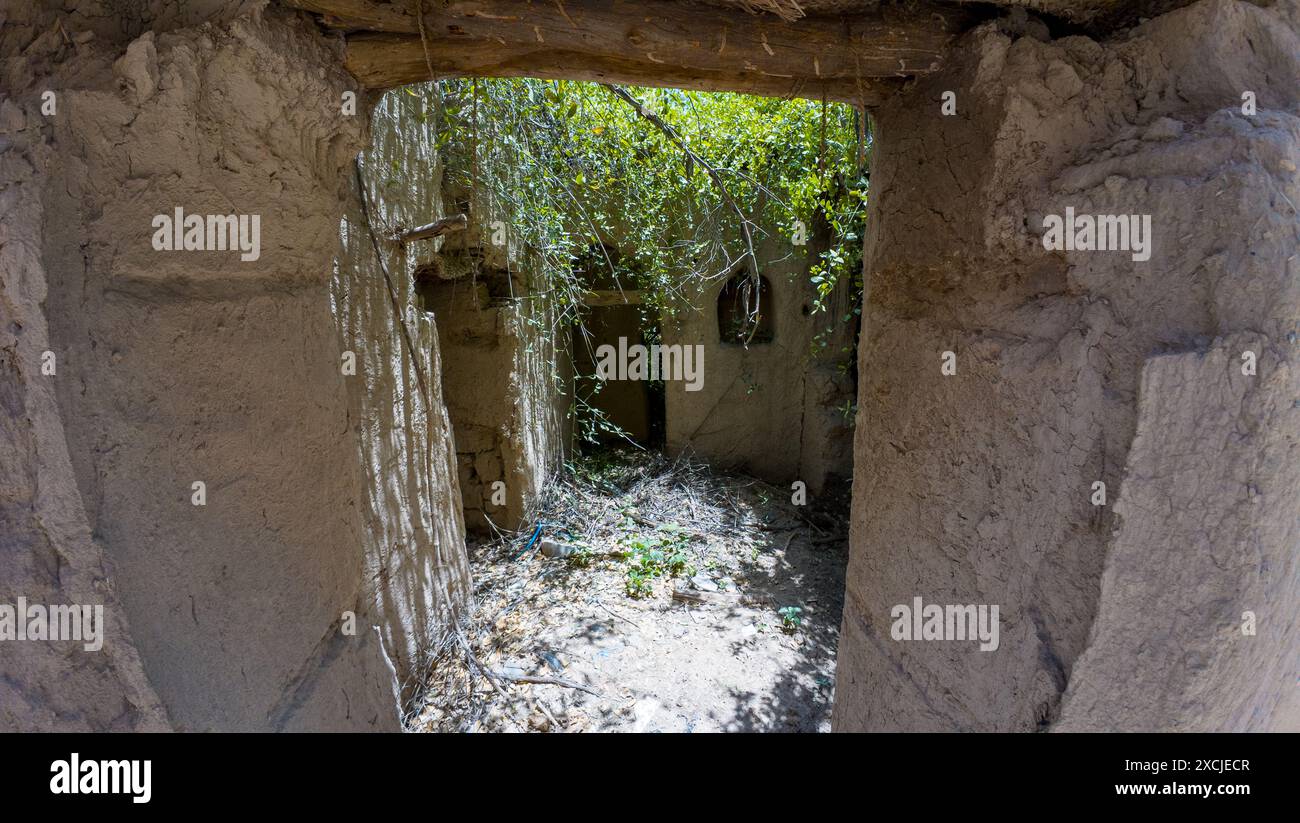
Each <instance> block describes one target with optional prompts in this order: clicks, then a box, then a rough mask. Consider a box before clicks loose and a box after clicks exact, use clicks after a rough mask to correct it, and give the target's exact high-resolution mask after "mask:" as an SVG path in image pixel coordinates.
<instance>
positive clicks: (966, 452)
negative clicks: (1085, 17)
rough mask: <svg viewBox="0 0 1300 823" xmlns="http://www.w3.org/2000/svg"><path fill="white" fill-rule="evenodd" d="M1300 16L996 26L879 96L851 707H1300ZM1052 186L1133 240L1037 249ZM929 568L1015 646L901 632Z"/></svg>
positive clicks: (848, 670)
mask: <svg viewBox="0 0 1300 823" xmlns="http://www.w3.org/2000/svg"><path fill="white" fill-rule="evenodd" d="M1298 22H1300V11H1298V10H1297V4H1296V3H1295V2H1285V3H1277V4H1275V5H1272V6H1269V7H1261V6H1255V5H1249V4H1245V3H1236V2H1228V1H1227V0H1222V1H1218V2H1202V3H1199V4H1196V5H1194V6H1191V7H1189V8H1187V9H1183V10H1180V11H1177V12H1172V13H1170V14H1168V15H1165V16H1163V17H1160V18H1157V19H1155V20H1153V21H1150V22H1148V23H1146V24H1144V25H1142V26H1140V27H1139V28H1137V29H1135V30H1133V31H1131V32H1129V33H1127V34H1124V35H1119V36H1117V37H1115V38H1114V39H1113V40H1111V41H1109V42H1105V43H1098V42H1094V41H1093V40H1089V39H1086V38H1082V37H1067V38H1064V39H1061V40H1057V41H1054V42H1044V40H1045V39H1046V35H1045V30H1041V29H1040V30H1038V31H1037V32H1035V31H1034V30H1033V29H1032V27H1031V28H1030V29H1029V30H1027V31H1025V32H1022V33H1015V32H1004V31H999V30H998V29H997V28H996V26H994V25H989V26H985V27H983V28H981V29H979V30H977V31H975V32H973V33H971V34H968V35H967V36H966V37H965V39H964V40H963V42H962V43H961V49H960V56H958V57H957V58H956V59H954V60H953V61H952V62H951V63H950V65H949V66H948V67H947V68H945V70H944V71H943V72H942V73H940V74H939V75H937V76H935V77H932V78H930V79H928V80H926V81H925V82H923V83H920V84H918V85H916V86H914V87H913V88H911V89H910V90H909V91H908V92H906V93H905V94H904V95H903V96H901V97H899V98H898V99H896V100H894V101H892V102H891V103H890V104H888V105H886V106H885V107H883V108H882V109H881V110H880V111H879V112H877V113H876V117H877V127H878V132H877V139H878V142H877V154H876V165H875V168H874V169H873V175H872V180H873V183H874V187H873V192H872V194H873V200H872V209H873V212H872V215H871V217H870V219H869V221H868V226H869V235H868V237H867V252H866V257H867V260H866V268H865V270H866V278H867V281H866V282H867V290H868V296H867V299H866V308H865V311H864V317H863V327H862V341H861V349H860V352H861V357H860V360H859V366H860V372H859V375H860V384H859V386H860V393H859V418H858V426H857V434H856V437H857V442H856V446H855V455H856V466H857V469H856V480H855V485H854V503H853V520H852V553H851V560H850V565H849V570H848V585H847V588H848V591H847V594H848V596H847V604H846V607H845V616H844V627H843V633H842V636H841V643H840V651H839V659H838V681H837V686H836V693H835V712H834V726H835V728H836V729H838V730H841V731H850V730H863V729H891V730H894V729H936V730H943V729H966V730H995V729H996V730H1033V729H1037V728H1044V727H1051V728H1055V729H1069V730H1112V729H1124V730H1139V729H1149V730H1161V729H1178V730H1203V729H1215V730H1247V729H1249V730H1260V729H1289V730H1296V729H1298V728H1300V717H1298V714H1297V701H1296V685H1295V684H1296V682H1297V674H1298V673H1300V672H1298V671H1297V667H1298V666H1300V654H1298V653H1297V652H1298V651H1300V626H1297V620H1298V618H1300V586H1298V585H1297V584H1298V583H1300V578H1298V572H1297V558H1296V546H1297V541H1298V539H1300V533H1298V532H1297V514H1298V513H1300V459H1297V458H1300V449H1298V448H1297V438H1298V437H1300V407H1298V404H1297V398H1298V397H1300V375H1298V374H1297V365H1296V359H1297V354H1298V353H1300V349H1298V345H1300V344H1297V337H1296V333H1297V318H1298V316H1300V263H1298V260H1297V216H1296V207H1295V204H1296V203H1298V202H1300V185H1297V184H1298V182H1300V180H1298V178H1297V171H1296V168H1297V163H1298V162H1300V156H1298V155H1300V118H1298V117H1297V114H1298V113H1300V112H1298V111H1297V94H1298V93H1300V84H1297V82H1296V79H1297V78H1298V77H1300V38H1298V37H1297V24H1298ZM945 90H953V91H955V92H956V93H957V108H958V114H957V116H955V117H942V116H940V114H939V111H940V103H941V95H942V93H943V92H944V91H945ZM1246 90H1250V91H1254V92H1255V93H1256V95H1257V98H1258V105H1259V111H1258V114H1257V115H1256V116H1254V117H1246V116H1243V114H1242V113H1241V104H1242V92H1243V91H1246ZM1067 206H1073V207H1074V208H1075V209H1076V211H1078V212H1079V213H1089V214H1098V213H1110V214H1131V213H1139V214H1141V213H1147V214H1151V215H1152V223H1153V231H1154V246H1153V252H1152V255H1151V259H1150V261H1149V262H1145V263H1143V262H1134V261H1133V260H1131V258H1130V255H1128V254H1124V253H1120V252H1070V253H1065V252H1059V253H1055V252H1048V251H1045V250H1044V249H1043V246H1042V245H1041V243H1040V238H1039V234H1041V231H1042V229H1041V226H1042V216H1043V215H1044V214H1063V213H1064V209H1065V208H1066V207H1067ZM1246 349H1250V350H1253V351H1254V352H1256V354H1257V355H1258V359H1259V366H1258V374H1257V376H1254V377H1246V376H1243V375H1242V374H1241V370H1240V366H1241V364H1242V361H1241V359H1240V355H1241V352H1242V351H1244V350H1246ZM945 350H952V351H954V352H956V354H957V363H958V372H957V374H956V375H955V376H952V377H943V376H941V374H940V368H939V365H940V354H941V352H943V351H945ZM1096 480H1101V481H1104V482H1105V483H1106V484H1107V488H1108V504H1107V505H1106V506H1105V507H1101V508H1098V507H1094V506H1093V505H1091V503H1090V500H1089V497H1090V492H1091V484H1092V483H1093V482H1094V481H1096ZM918 595H919V596H921V597H923V598H924V600H925V602H927V603H938V604H948V603H951V604H965V603H973V604H999V605H1000V608H1001V618H1002V622H1001V647H1000V648H999V649H998V650H997V651H995V652H983V653H981V652H979V651H977V650H976V648H975V644H973V643H963V642H928V643H927V642H904V641H895V640H893V639H891V636H890V625H891V618H890V608H891V607H892V606H893V605H895V604H900V603H910V602H911V599H912V598H913V597H914V596H918ZM1248 610H1249V611H1253V612H1255V614H1256V615H1257V617H1258V634H1257V635H1256V636H1254V637H1248V636H1243V634H1242V632H1241V631H1240V626H1241V622H1242V613H1243V612H1244V611H1248Z"/></svg>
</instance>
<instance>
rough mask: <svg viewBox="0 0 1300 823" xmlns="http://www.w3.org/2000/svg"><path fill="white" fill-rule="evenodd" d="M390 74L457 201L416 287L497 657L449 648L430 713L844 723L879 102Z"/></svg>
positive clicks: (551, 722) (426, 717) (671, 722)
mask: <svg viewBox="0 0 1300 823" xmlns="http://www.w3.org/2000/svg"><path fill="white" fill-rule="evenodd" d="M400 93H401V94H408V95H409V94H415V95H422V96H423V100H424V101H425V103H426V108H427V109H428V110H429V111H430V112H431V113H432V114H431V117H432V119H433V120H434V122H435V126H434V129H433V131H434V136H433V138H432V139H433V145H434V146H435V148H436V150H437V161H438V175H439V177H440V179H439V186H440V189H441V192H442V194H441V209H440V211H441V216H442V217H443V219H449V218H448V217H447V216H448V215H453V216H459V215H464V221H463V222H464V224H465V227H464V229H463V230H459V231H456V232H453V233H448V234H446V235H444V236H442V237H440V238H439V240H438V242H437V245H436V249H434V250H432V251H428V252H426V253H427V257H428V259H427V260H426V261H425V262H424V263H422V264H421V265H420V266H419V267H418V268H417V269H416V281H417V284H416V287H417V291H418V293H419V295H420V297H421V300H422V305H423V308H424V309H425V310H426V311H429V312H431V313H432V315H433V318H434V325H435V327H436V333H437V348H438V351H439V355H440V360H441V364H442V366H441V368H442V374H441V381H442V390H443V398H444V402H445V404H446V407H447V410H448V416H449V418H450V422H451V428H452V430H453V433H454V440H455V451H456V460H457V464H458V473H459V485H460V493H461V505H462V508H463V513H464V520H465V525H466V528H467V530H468V532H469V533H470V540H469V556H470V561H471V576H472V578H473V580H474V585H475V595H474V603H475V605H474V607H473V608H474V611H473V614H472V615H471V618H470V627H469V631H468V634H469V636H470V640H471V643H472V644H473V646H474V648H475V649H476V654H477V655H478V660H479V661H480V662H481V664H482V666H481V670H480V667H476V666H468V665H465V664H459V665H458V664H457V663H456V661H454V660H443V661H442V662H441V663H440V664H439V666H437V667H435V671H433V672H431V673H430V682H429V683H428V684H427V686H426V697H425V699H424V701H423V704H422V705H423V711H422V713H421V714H420V717H421V718H422V719H419V720H415V721H413V725H414V726H415V727H421V728H437V729H452V728H457V729H465V728H482V729H527V728H533V727H535V726H536V724H537V723H542V722H544V723H545V727H546V728H548V729H553V730H576V729H579V728H610V729H614V728H646V729H655V728H658V729H665V730H667V729H705V728H717V729H732V728H744V729H764V728H770V729H789V730H816V729H822V728H826V727H828V724H829V717H830V715H829V707H830V699H831V684H832V682H833V675H834V649H835V639H836V637H837V635H838V630H839V620H840V606H839V604H840V603H841V602H842V596H843V592H842V586H843V572H844V565H845V559H846V551H847V549H846V543H847V540H846V538H847V535H846V531H847V528H846V524H847V505H848V500H849V477H850V476H851V461H852V449H851V447H850V443H851V437H852V406H853V402H854V397H855V391H856V386H855V369H854V368H853V366H854V362H855V358H856V351H855V346H856V333H857V304H858V302H859V296H860V292H861V278H860V273H859V271H858V270H859V268H860V260H861V257H860V255H861V237H862V221H863V219H864V213H865V201H866V185H867V168H868V163H869V158H870V142H871V138H870V134H869V131H868V129H867V124H866V122H865V118H863V117H862V115H861V113H860V111H858V110H856V109H854V108H852V107H849V106H844V105H840V104H835V103H830V102H825V101H810V100H789V99H785V100H783V99H772V98H755V97H746V96H744V95H736V94H724V93H701V92H684V91H680V90H674V89H642V88H631V89H625V88H622V87H609V86H603V85H600V84H590V83H577V82H567V81H562V82H547V81H537V80H522V79H520V80H486V79H466V80H455V81H443V82H441V83H439V84H436V85H427V86H420V87H410V88H407V89H404V90H402V91H401V92H400ZM665 632H667V634H665ZM650 644H653V645H654V647H655V649H656V650H657V651H656V652H655V653H654V654H653V655H650V654H648V653H647V652H646V649H647V647H648V646H649V645H650ZM651 659H656V660H658V664H657V666H658V668H657V670H656V671H646V670H645V663H646V661H648V660H651ZM485 671H486V672H489V673H491V674H488V675H485V674H484V672H485ZM669 671H677V672H680V674H679V675H678V676H675V677H674V676H671V675H668V674H666V672H669ZM485 676H486V677H488V679H492V678H493V677H495V678H496V682H495V683H494V686H493V687H492V688H491V689H490V691H484V690H483V688H482V686H483V685H484V684H483V683H482V680H483V678H484V677H485ZM720 683H721V684H725V688H723V689H721V690H720V689H719V688H718V684H720ZM674 689H676V690H677V693H676V694H675V697H674V702H673V705H672V706H667V705H664V704H663V703H662V701H661V700H660V702H655V700H659V698H656V699H655V700H651V698H650V697H649V695H650V694H652V693H657V694H660V695H664V694H667V693H669V692H671V691H673V690H674ZM597 695H599V697H597ZM611 700H612V701H613V703H610V702H609V701H611ZM521 701H522V702H521ZM614 704H617V705H614ZM529 706H532V707H533V708H529ZM611 706H613V708H611ZM638 707H639V708H638ZM539 718H540V719H539Z"/></svg>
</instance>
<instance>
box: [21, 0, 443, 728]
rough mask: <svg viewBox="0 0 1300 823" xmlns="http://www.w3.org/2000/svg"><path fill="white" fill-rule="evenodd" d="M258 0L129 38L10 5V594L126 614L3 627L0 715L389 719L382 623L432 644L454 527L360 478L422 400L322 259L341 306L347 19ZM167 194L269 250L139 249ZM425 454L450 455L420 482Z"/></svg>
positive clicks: (356, 281) (403, 451)
mask: <svg viewBox="0 0 1300 823" xmlns="http://www.w3.org/2000/svg"><path fill="white" fill-rule="evenodd" d="M142 5H143V4H142ZM250 5H251V6H252V7H253V8H252V11H251V12H250V11H248V9H247V8H235V4H227V8H226V9H225V11H226V12H228V13H227V14H226V16H224V17H222V18H221V19H220V20H218V21H217V22H214V23H209V24H199V19H196V18H195V17H190V18H185V19H179V20H172V19H170V18H168V20H169V21H170V22H169V23H168V24H167V25H166V26H163V25H161V24H160V31H159V32H158V33H144V34H139V32H130V33H129V34H130V36H136V35H139V36H138V37H136V39H134V40H133V41H131V42H130V46H129V48H128V47H127V40H126V39H125V38H120V37H119V36H120V34H121V33H120V32H118V31H116V30H114V28H113V26H111V25H108V24H107V23H106V20H109V19H112V16H111V15H105V16H102V17H96V16H93V15H89V14H85V15H82V14H77V15H68V16H65V17H64V18H63V23H62V31H61V30H60V29H58V28H54V27H52V19H53V18H52V17H50V16H45V17H44V18H42V17H41V15H42V14H44V12H41V11H39V10H37V11H33V12H32V14H31V16H30V18H28V19H26V20H25V21H24V20H17V21H15V20H14V19H13V18H11V19H10V20H7V21H6V23H7V24H8V25H6V27H5V36H4V38H3V40H0V46H3V58H4V76H5V85H4V87H3V90H4V93H5V99H4V100H3V101H2V102H0V123H2V126H3V131H2V132H0V166H2V167H3V171H4V175H3V185H4V188H3V189H0V206H2V208H0V215H2V216H0V260H2V261H3V264H4V265H3V269H2V270H0V272H2V274H3V291H2V292H0V310H2V311H3V315H0V367H2V368H3V369H4V378H5V379H4V383H3V389H2V390H0V398H3V403H4V409H5V415H4V420H3V424H2V425H3V429H0V430H2V431H3V432H4V439H3V440H2V441H0V448H2V449H3V451H4V453H5V454H6V459H5V460H4V461H3V463H0V466H2V467H3V468H2V469H0V507H2V508H0V512H2V516H3V518H4V529H3V532H0V540H2V541H3V543H4V548H5V552H4V558H3V563H4V564H5V574H4V575H3V577H0V580H2V581H3V583H0V586H2V587H3V590H2V591H0V594H2V595H3V602H13V600H14V599H15V598H16V597H17V596H18V595H20V594H21V595H25V596H27V597H28V599H29V600H32V601H38V600H44V601H49V602H74V603H85V602H91V603H99V602H102V603H105V604H106V605H107V607H108V608H107V609H106V612H107V614H108V616H109V620H110V623H111V627H112V628H111V632H112V634H110V637H109V641H108V642H107V643H106V645H105V650H104V651H103V652H101V653H98V655H95V654H91V653H84V652H80V651H76V650H75V649H71V648H65V646H56V645H55V644H50V645H49V646H48V647H44V646H43V647H32V648H28V646H30V645H32V644H28V646H24V645H22V644H13V645H14V648H12V649H10V648H7V649H6V650H5V657H4V659H3V661H2V665H3V677H2V678H0V684H3V685H0V689H2V690H3V691H4V700H3V702H2V703H0V706H3V708H2V709H0V724H3V726H4V727H6V728H18V729H49V728H57V729H74V728H91V729H103V728H114V729H131V728H137V729H138V728H160V727H164V728H165V727H167V726H169V725H170V726H171V727H173V728H177V729H268V728H283V729H304V728H311V729H393V728H397V725H398V716H397V705H396V701H397V696H396V694H395V688H396V685H397V684H396V678H395V674H394V670H393V667H392V666H391V665H390V664H389V663H388V662H387V661H386V653H385V650H384V649H383V648H381V646H380V644H379V642H378V635H377V633H376V632H375V631H374V628H373V627H374V626H376V625H378V626H380V627H382V628H383V629H384V632H385V636H386V638H387V639H388V640H389V641H390V642H392V643H393V647H392V649H391V651H392V653H393V654H394V655H395V656H398V657H399V660H398V672H397V674H398V676H399V677H400V676H401V673H402V671H403V670H404V669H407V668H409V666H408V665H406V664H404V661H403V660H401V659H400V658H402V657H411V656H412V655H418V651H419V649H422V648H426V647H427V646H428V645H429V638H428V633H430V632H432V630H433V628H434V626H432V625H431V624H430V622H429V617H430V612H431V611H432V609H431V608H430V607H429V605H428V603H427V600H426V601H421V600H420V597H421V596H427V593H426V595H419V594H416V593H413V592H414V589H415V588H416V584H415V582H414V580H415V579H416V578H418V577H419V576H420V575H421V574H422V573H423V571H424V569H425V568H426V567H428V566H429V565H431V564H436V563H438V562H439V561H438V560H437V558H438V557H440V555H438V554H437V551H435V550H434V549H433V548H432V545H431V541H441V540H442V539H444V538H447V537H448V536H449V533H444V532H437V533H435V534H434V535H432V536H431V535H429V534H428V533H427V530H426V531H424V532H420V531H419V529H417V528H416V527H415V525H414V524H412V523H411V522H410V521H411V519H413V517H412V516H408V513H406V512H403V511H395V510H394V509H393V506H394V500H396V499H397V498H398V496H401V495H406V494H408V491H407V490H405V489H397V488H389V487H385V488H383V489H374V488H373V485H374V484H373V482H372V480H373V476H374V473H375V471H376V466H377V465H378V461H379V460H380V459H381V458H392V463H391V464H390V465H385V466H383V470H384V471H385V472H388V471H392V472H393V473H395V474H396V473H401V472H402V471H403V469H405V468H410V464H411V463H414V462H417V458H416V457H415V456H414V455H415V454H416V452H417V451H418V450H419V449H418V445H419V444H418V437H415V436H412V435H410V429H411V428H412V427H413V426H416V425H419V424H420V422H421V421H420V418H421V417H422V416H423V410H422V409H421V408H418V407H417V404H415V403H414V402H413V401H411V400H410V399H409V398H407V403H406V405H405V406H403V407H401V414H402V415H403V418H402V419H401V420H397V421H394V420H384V419H382V418H383V414H384V413H383V411H382V410H381V411H376V405H375V404H378V403H382V402H384V398H385V397H386V396H388V395H391V394H396V393H399V390H398V389H394V387H393V385H392V384H394V383H396V384H399V385H401V386H403V387H405V386H409V383H410V368H411V366H410V364H409V363H402V362H401V361H400V355H399V354H397V353H396V352H394V351H393V350H392V349H391V348H390V347H391V346H393V345H395V341H394V340H393V339H392V337H391V335H392V322H391V320H392V318H391V314H389V315H382V313H381V312H380V311H379V308H378V305H379V302H380V299H379V298H378V297H375V296H374V294H373V293H374V291H375V290H376V289H377V288H378V286H377V285H376V284H375V282H374V273H373V271H369V270H366V271H361V270H358V271H357V272H353V273H344V274H343V275H342V276H341V277H340V276H337V275H336V277H335V282H334V288H333V294H334V297H335V305H334V308H335V310H336V311H339V321H340V322H336V318H335V317H334V315H333V314H332V312H331V301H330V296H331V287H330V282H331V271H332V270H333V266H332V264H331V263H332V259H333V258H334V257H335V255H336V253H338V250H339V247H340V246H339V233H340V221H339V219H340V217H341V216H343V215H344V214H345V212H347V213H348V214H349V215H355V207H356V200H355V192H354V190H353V188H352V158H353V156H354V155H355V154H356V152H357V151H359V150H360V149H361V148H363V147H364V142H365V133H364V132H365V110H364V108H363V109H362V111H361V113H360V114H359V115H358V116H357V117H354V118H348V117H342V116H340V113H339V102H340V95H341V92H342V91H343V90H345V89H351V88H354V85H353V82H354V81H353V80H352V78H351V77H349V76H348V75H347V74H346V73H345V72H343V70H342V69H341V68H340V67H339V56H338V55H337V54H336V53H335V52H334V50H333V47H330V46H327V45H325V44H324V43H323V41H322V40H321V39H320V38H319V37H318V36H317V35H316V34H315V33H314V31H313V30H312V29H311V28H310V27H308V26H307V25H305V24H303V23H302V22H300V21H298V20H297V19H296V18H294V17H290V16H287V15H282V14H280V13H277V12H273V11H266V12H261V11H259V10H258V8H257V7H258V6H259V5H260V4H244V6H250ZM160 7H161V8H163V10H164V11H165V10H166V8H170V7H166V6H163V5H162V4H160ZM211 10H212V9H208V11H211ZM143 11H145V9H142V12H143ZM203 13H206V12H203ZM196 14H199V12H196ZM162 16H163V17H166V14H163V15H162ZM131 19H133V20H148V19H150V17H149V15H148V14H145V13H142V14H140V15H139V16H134V17H132V18H131ZM160 19H161V18H160ZM15 22H16V23H31V25H25V24H24V25H15ZM164 28H166V29H169V30H165V31H164V30H162V29H164ZM65 34H66V36H65ZM44 89H54V90H56V92H57V95H58V96H57V99H58V111H57V114H56V115H55V116H49V117H47V116H44V115H42V114H41V113H40V110H39V107H40V102H41V101H40V97H39V95H40V92H41V91H42V90H44ZM175 206H181V207H183V208H185V210H186V211H187V212H192V213H202V214H206V213H222V214H225V213H232V212H235V213H247V214H260V215H261V221H262V223H261V227H262V233H261V241H262V249H261V257H260V259H259V260H257V261H252V262H240V261H239V259H238V255H237V254H235V253H230V252H189V253H176V252H171V253H168V252H157V251H154V250H153V248H152V247H151V243H150V240H151V237H152V233H153V230H152V227H151V220H152V218H153V216H154V215H155V214H159V213H167V212H169V211H170V210H171V209H172V208H174V207H175ZM354 249H355V247H354V246H353V247H349V248H348V249H345V250H344V256H345V257H346V255H347V254H350V253H352V251H353V250H354ZM349 296H351V297H352V298H353V299H355V301H356V305H349V306H348V307H347V309H346V310H342V309H341V308H340V305H339V303H340V300H342V301H343V302H347V300H348V298H349ZM385 299H386V298H385ZM390 312H391V310H390ZM340 326H342V329H343V333H342V334H340ZM420 333H421V334H422V335H423V337H424V338H425V339H427V340H431V339H432V334H431V331H430V330H428V329H427V328H424V329H422V330H421V332H420ZM369 335H373V336H374V339H373V340H372V339H369V338H368V336H369ZM341 338H342V340H347V341H351V344H352V345H355V347H356V349H357V350H358V351H359V353H360V357H359V368H358V376H357V377H354V378H345V377H344V376H343V375H342V374H341V370H340V352H341V348H342V346H341V342H342V340H341ZM363 338H365V339H363ZM375 340H377V341H378V343H376V342H375ZM46 349H49V350H52V351H54V352H55V353H56V354H57V357H58V373H57V375H56V376H54V377H44V376H42V375H41V374H40V371H39V363H40V353H41V352H42V351H44V350H46ZM389 362H393V363H401V369H402V372H401V374H400V376H394V374H395V373H394V372H391V371H390V372H389V375H388V376H385V375H384V374H382V371H383V369H384V368H385V364H386V363H389ZM426 368H436V359H435V360H434V362H433V363H432V364H430V365H427V366H426ZM368 369H369V371H368ZM360 381H370V382H369V383H367V384H366V385H367V386H369V387H372V388H374V389H375V393H374V394H373V395H369V396H367V395H364V394H359V393H358V392H360V391H363V390H361V389H360V388H359V387H358V385H359V383H360ZM435 417H436V415H435ZM358 435H360V442H358ZM403 435H405V436H407V437H408V438H409V442H402V436H403ZM11 457H12V459H10V458H11ZM413 473H414V474H417V475H418V471H416V472H413ZM430 476H438V477H439V480H437V481H435V482H444V481H445V480H446V479H447V475H446V474H443V475H436V472H431V473H428V474H426V475H425V480H424V481H413V482H425V483H426V485H427V483H428V477H430ZM195 480H202V481H204V482H205V483H206V484H207V505H206V506H204V507H195V506H193V505H191V498H190V496H191V483H192V482H193V481H195ZM426 494H427V491H426ZM422 502H423V499H422ZM412 505H414V503H412ZM438 547H439V548H438V551H443V550H445V549H444V548H443V546H442V544H441V543H438ZM456 562H458V560H457V559H456V557H455V556H454V555H453V556H452V558H451V560H450V563H451V564H452V566H453V568H452V569H449V570H447V571H446V572H444V574H446V575H447V576H448V577H449V578H451V579H460V576H459V573H458V572H457V571H456V570H455V568H454V565H455V563H456ZM453 596H455V595H454V594H453ZM345 610H350V611H354V612H355V613H356V614H357V618H358V626H357V633H356V635H355V636H353V637H348V636H345V635H343V634H341V633H340V632H339V631H338V628H339V626H338V623H339V620H340V616H341V614H342V613H343V612H344V611H345ZM422 623H423V626H421V624H422ZM422 629H423V632H424V634H422V631H421V630H422ZM398 641H401V642H398ZM67 645H68V646H70V645H71V644H67ZM413 650H414V651H413ZM412 659H415V660H418V657H413V658H412Z"/></svg>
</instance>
